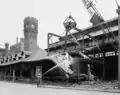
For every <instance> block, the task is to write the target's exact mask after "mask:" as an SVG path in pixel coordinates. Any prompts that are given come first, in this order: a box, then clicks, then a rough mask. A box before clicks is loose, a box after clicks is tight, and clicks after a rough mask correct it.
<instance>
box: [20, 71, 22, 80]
mask: <svg viewBox="0 0 120 95" xmlns="http://www.w3.org/2000/svg"><path fill="white" fill-rule="evenodd" d="M20 78H22V70H20Z"/></svg>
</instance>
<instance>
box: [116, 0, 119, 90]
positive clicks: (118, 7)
mask: <svg viewBox="0 0 120 95" xmlns="http://www.w3.org/2000/svg"><path fill="white" fill-rule="evenodd" d="M116 4H117V6H118V9H117V13H118V48H119V49H118V50H119V54H118V89H120V6H119V5H118V3H117V1H116Z"/></svg>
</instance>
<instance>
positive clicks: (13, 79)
mask: <svg viewBox="0 0 120 95" xmlns="http://www.w3.org/2000/svg"><path fill="white" fill-rule="evenodd" d="M12 81H13V82H14V81H15V69H13V78H12Z"/></svg>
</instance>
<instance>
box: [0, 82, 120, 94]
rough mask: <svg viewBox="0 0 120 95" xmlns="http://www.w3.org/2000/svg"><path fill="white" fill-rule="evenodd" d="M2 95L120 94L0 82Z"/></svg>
mask: <svg viewBox="0 0 120 95" xmlns="http://www.w3.org/2000/svg"><path fill="white" fill-rule="evenodd" d="M0 95H120V93H108V92H94V91H81V90H72V89H55V88H37V87H36V85H31V84H20V83H12V82H0Z"/></svg>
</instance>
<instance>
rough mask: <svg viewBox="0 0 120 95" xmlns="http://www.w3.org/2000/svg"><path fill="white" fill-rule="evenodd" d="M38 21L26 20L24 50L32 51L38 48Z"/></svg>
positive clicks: (34, 19) (33, 19) (32, 18)
mask: <svg viewBox="0 0 120 95" xmlns="http://www.w3.org/2000/svg"><path fill="white" fill-rule="evenodd" d="M37 34H38V20H37V19H36V18H34V17H26V18H25V19H24V50H25V51H32V50H35V49H36V48H37Z"/></svg>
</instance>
